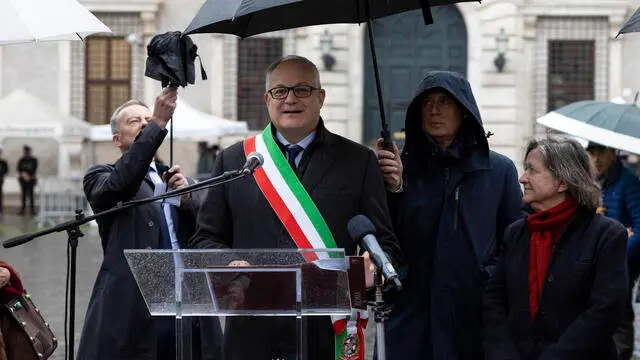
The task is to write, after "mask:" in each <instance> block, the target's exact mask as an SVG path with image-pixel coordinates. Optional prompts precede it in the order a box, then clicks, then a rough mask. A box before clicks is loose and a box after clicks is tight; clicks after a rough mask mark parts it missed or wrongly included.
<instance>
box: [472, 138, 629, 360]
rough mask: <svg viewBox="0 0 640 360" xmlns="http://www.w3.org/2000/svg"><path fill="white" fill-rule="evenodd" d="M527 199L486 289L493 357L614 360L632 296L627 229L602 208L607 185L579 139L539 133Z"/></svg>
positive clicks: (486, 328) (529, 163) (488, 347)
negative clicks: (522, 215)
mask: <svg viewBox="0 0 640 360" xmlns="http://www.w3.org/2000/svg"><path fill="white" fill-rule="evenodd" d="M520 182H521V183H522V184H523V185H524V197H523V200H524V202H525V203H526V204H527V205H529V206H530V207H531V209H532V210H533V214H531V215H529V216H528V217H527V218H526V219H520V220H518V221H516V222H515V223H513V224H512V225H511V226H509V227H508V228H507V230H506V231H505V235H504V247H503V251H502V253H501V256H500V261H499V263H498V266H497V268H496V270H495V271H494V274H493V277H491V279H490V280H489V283H488V285H487V287H486V290H485V294H484V311H483V338H484V348H485V354H486V360H505V359H520V360H538V359H539V360H556V359H557V360H560V359H562V360H615V359H618V352H617V350H616V345H615V343H614V340H613V338H612V336H613V334H614V332H615V330H616V328H617V326H618V323H619V321H620V319H621V315H622V312H623V310H624V307H625V303H626V302H627V298H628V290H627V284H628V275H627V264H626V248H627V231H626V229H625V228H624V226H622V225H621V224H620V223H619V222H617V221H615V220H612V219H609V218H607V217H605V216H602V215H600V214H596V209H597V208H598V206H599V204H600V201H601V200H600V190H599V188H598V185H597V184H596V183H595V181H594V179H593V178H592V176H591V174H590V164H589V157H588V155H587V153H586V151H585V150H584V148H583V147H582V145H580V143H578V142H577V141H575V140H572V139H547V140H541V141H535V140H534V141H532V142H531V143H530V144H529V146H528V147H527V151H526V155H525V171H524V173H523V175H522V177H521V178H520Z"/></svg>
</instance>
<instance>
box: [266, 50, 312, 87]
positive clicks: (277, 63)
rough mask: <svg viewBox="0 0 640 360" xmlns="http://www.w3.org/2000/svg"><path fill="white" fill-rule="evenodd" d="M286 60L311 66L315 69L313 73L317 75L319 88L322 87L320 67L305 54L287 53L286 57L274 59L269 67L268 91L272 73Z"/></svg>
mask: <svg viewBox="0 0 640 360" xmlns="http://www.w3.org/2000/svg"><path fill="white" fill-rule="evenodd" d="M286 61H295V62H298V63H301V64H305V65H308V66H310V67H311V68H312V69H313V73H314V74H315V76H316V86H317V87H318V88H322V85H320V71H318V67H317V66H316V64H314V63H313V62H312V61H311V60H309V59H307V58H306V57H304V56H300V55H287V56H285V57H281V58H280V59H278V60H276V61H274V62H273V63H272V64H271V65H269V67H268V68H267V74H266V76H265V88H266V90H267V91H268V90H269V83H270V82H271V74H272V73H273V72H274V71H275V70H276V68H277V67H278V66H280V64H282V63H283V62H286Z"/></svg>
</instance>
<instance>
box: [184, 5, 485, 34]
mask: <svg viewBox="0 0 640 360" xmlns="http://www.w3.org/2000/svg"><path fill="white" fill-rule="evenodd" d="M367 1H368V3H369V14H370V16H368V15H367V9H366V6H365V5H367V4H366V3H365V2H367ZM465 1H467V2H470V1H476V2H479V0H458V1H456V0H395V1H389V0H262V1H256V0H207V2H205V3H204V5H203V6H202V7H201V8H200V10H199V11H198V13H197V14H196V16H195V17H194V18H193V20H191V23H190V24H189V26H188V27H187V29H186V30H185V31H184V34H185V35H188V34H195V33H223V34H233V35H236V36H239V37H242V38H244V37H247V36H251V35H256V34H261V33H266V32H271V31H277V30H285V29H292V28H297V27H303V26H312V25H325V24H359V23H364V22H367V20H375V19H377V18H381V17H385V16H389V15H393V14H398V13H401V12H405V11H410V10H416V9H421V8H425V9H427V10H428V8H429V6H436V5H446V4H453V3H459V2H465Z"/></svg>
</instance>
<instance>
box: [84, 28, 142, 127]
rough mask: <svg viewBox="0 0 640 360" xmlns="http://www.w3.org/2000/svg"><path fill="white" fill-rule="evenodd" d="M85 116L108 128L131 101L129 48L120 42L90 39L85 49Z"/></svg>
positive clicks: (108, 39) (91, 121) (117, 40)
mask: <svg viewBox="0 0 640 360" xmlns="http://www.w3.org/2000/svg"><path fill="white" fill-rule="evenodd" d="M85 64H86V66H85V71H86V73H85V76H86V82H85V116H86V119H87V121H88V122H90V123H92V124H107V123H109V118H110V117H111V114H112V113H113V111H115V109H116V108H117V107H118V106H119V105H120V104H122V103H124V102H125V101H127V100H129V99H130V97H131V45H129V43H128V42H127V41H125V40H124V39H122V38H111V37H89V38H87V39H86V45H85Z"/></svg>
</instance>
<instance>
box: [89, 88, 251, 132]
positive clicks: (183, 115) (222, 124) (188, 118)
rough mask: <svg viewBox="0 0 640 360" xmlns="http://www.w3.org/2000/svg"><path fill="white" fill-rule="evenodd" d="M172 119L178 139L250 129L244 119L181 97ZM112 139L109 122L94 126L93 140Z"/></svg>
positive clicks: (92, 130) (92, 129)
mask: <svg viewBox="0 0 640 360" xmlns="http://www.w3.org/2000/svg"><path fill="white" fill-rule="evenodd" d="M151 111H153V109H152V110H151ZM171 121H172V122H173V138H174V139H176V140H196V141H199V140H211V139H212V138H217V137H223V136H226V135H240V134H245V133H247V131H248V126H247V123H246V122H244V121H234V120H227V119H222V118H219V117H217V116H214V115H211V114H207V113H205V112H202V111H199V110H197V109H195V108H193V107H192V106H190V105H189V104H187V103H186V102H185V101H184V100H182V99H180V98H178V100H177V106H176V111H175V112H174V114H173V119H172V120H171ZM167 129H168V127H167ZM111 139H112V135H111V126H110V125H109V124H106V125H94V126H92V128H91V140H93V141H108V140H111Z"/></svg>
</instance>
